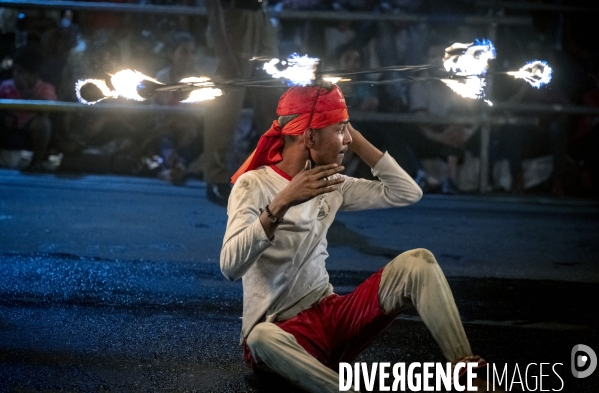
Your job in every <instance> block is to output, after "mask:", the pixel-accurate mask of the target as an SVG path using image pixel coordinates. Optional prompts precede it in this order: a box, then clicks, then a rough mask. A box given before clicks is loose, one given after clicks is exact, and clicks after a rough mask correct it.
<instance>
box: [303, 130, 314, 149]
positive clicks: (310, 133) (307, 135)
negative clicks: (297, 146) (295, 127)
mask: <svg viewBox="0 0 599 393" xmlns="http://www.w3.org/2000/svg"><path fill="white" fill-rule="evenodd" d="M302 137H303V138H304V145H305V146H306V147H307V148H309V149H311V148H312V147H313V146H314V129H313V128H306V131H304V134H303V135H302Z"/></svg>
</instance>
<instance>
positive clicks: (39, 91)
mask: <svg viewBox="0 0 599 393" xmlns="http://www.w3.org/2000/svg"><path fill="white" fill-rule="evenodd" d="M42 60H43V56H42V53H41V50H40V48H39V47H38V46H37V45H33V44H28V45H25V46H23V47H21V48H19V49H18V50H17V51H16V53H15V56H14V59H13V78H12V79H9V80H6V81H4V82H2V84H0V98H8V99H26V100H56V92H55V90H54V86H52V85H51V84H49V83H46V82H43V81H42V80H41V79H40V77H39V71H40V69H39V67H40V64H42ZM51 132H52V124H51V122H50V119H49V118H48V115H47V113H36V112H30V111H18V112H8V111H5V112H3V113H2V114H1V115H0V147H1V148H5V149H9V150H11V149H19V150H32V151H33V157H32V160H31V163H30V164H29V166H28V167H27V168H26V170H29V171H42V170H43V169H44V168H43V166H42V162H43V161H44V159H45V158H46V152H47V149H48V144H49V142H50V137H51Z"/></svg>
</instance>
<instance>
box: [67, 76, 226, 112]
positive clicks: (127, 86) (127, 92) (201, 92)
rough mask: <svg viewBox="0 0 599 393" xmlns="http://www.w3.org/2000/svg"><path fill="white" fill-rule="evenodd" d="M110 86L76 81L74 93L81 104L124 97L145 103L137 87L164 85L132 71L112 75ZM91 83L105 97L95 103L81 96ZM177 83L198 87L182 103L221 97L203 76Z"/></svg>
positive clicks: (94, 80) (86, 80)
mask: <svg viewBox="0 0 599 393" xmlns="http://www.w3.org/2000/svg"><path fill="white" fill-rule="evenodd" d="M110 81H111V83H112V85H113V86H114V87H115V89H114V90H111V89H110V88H109V87H108V86H107V85H106V81H104V80H100V79H82V80H79V81H77V83H76V84H75V92H76V94H77V99H78V100H79V102H81V103H82V104H88V105H92V104H96V103H98V102H100V101H102V100H105V99H107V98H117V97H119V96H120V97H124V98H127V99H130V100H136V101H145V98H144V97H142V96H140V95H139V93H138V90H137V89H138V88H139V85H140V84H141V83H142V82H144V81H150V82H153V83H156V84H159V85H164V83H161V82H159V81H157V80H156V79H154V78H150V77H149V76H146V75H144V74H142V73H141V72H138V71H133V70H122V71H119V72H117V73H116V74H114V75H112V76H111V78H110ZM88 83H91V84H93V85H95V86H97V87H98V88H99V89H100V91H101V92H102V94H104V96H105V97H103V98H101V99H99V100H97V101H91V102H90V101H87V100H85V99H84V98H83V97H82V96H81V88H82V87H83V86H84V85H86V84H88ZM179 83H187V84H190V85H192V86H193V87H198V89H197V90H192V91H191V92H190V94H189V97H187V98H186V99H185V100H183V101H181V102H182V103H194V102H199V101H205V100H213V99H214V98H215V97H218V96H221V95H223V92H222V90H220V89H216V88H214V83H212V82H211V81H210V78H208V77H205V76H200V77H190V78H184V79H182V80H181V81H180V82H179ZM180 88H181V86H176V87H173V90H177V89H180Z"/></svg>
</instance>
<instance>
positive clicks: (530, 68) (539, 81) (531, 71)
mask: <svg viewBox="0 0 599 393" xmlns="http://www.w3.org/2000/svg"><path fill="white" fill-rule="evenodd" d="M552 73H553V70H552V69H551V67H549V65H548V64H547V62H545V61H542V60H534V61H531V62H528V63H527V64H526V65H525V66H524V67H522V68H520V69H519V70H518V71H510V72H508V75H512V76H513V77H514V78H520V79H524V80H525V81H527V82H528V83H530V85H531V86H532V87H536V88H537V89H538V88H540V87H541V86H543V85H546V84H547V83H549V82H551V74H552Z"/></svg>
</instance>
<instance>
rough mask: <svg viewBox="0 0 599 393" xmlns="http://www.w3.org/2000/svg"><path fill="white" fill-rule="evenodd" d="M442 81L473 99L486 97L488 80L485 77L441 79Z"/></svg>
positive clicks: (462, 94)
mask: <svg viewBox="0 0 599 393" xmlns="http://www.w3.org/2000/svg"><path fill="white" fill-rule="evenodd" d="M441 82H443V83H445V84H446V85H447V86H448V87H449V88H450V89H451V90H453V91H454V92H456V93H458V94H459V95H461V96H462V97H465V98H472V99H480V98H484V97H485V86H486V82H485V80H484V79H483V78H479V77H476V76H471V77H467V78H460V79H441Z"/></svg>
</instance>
